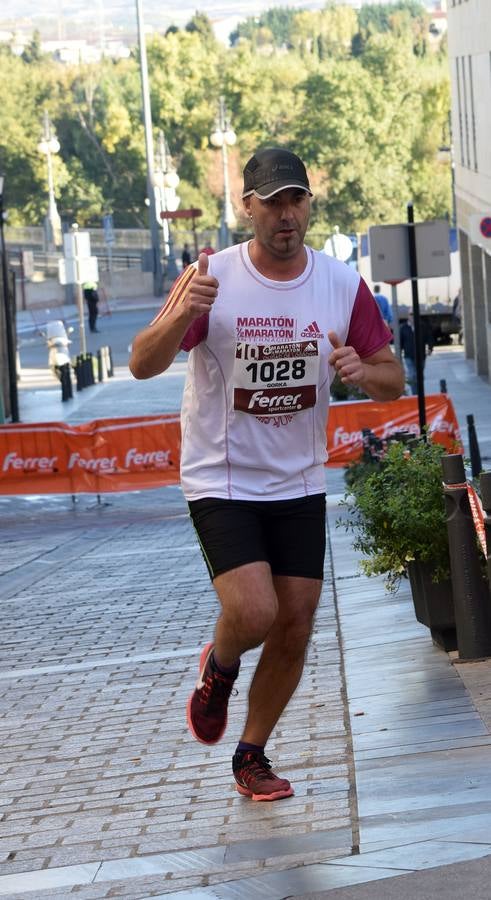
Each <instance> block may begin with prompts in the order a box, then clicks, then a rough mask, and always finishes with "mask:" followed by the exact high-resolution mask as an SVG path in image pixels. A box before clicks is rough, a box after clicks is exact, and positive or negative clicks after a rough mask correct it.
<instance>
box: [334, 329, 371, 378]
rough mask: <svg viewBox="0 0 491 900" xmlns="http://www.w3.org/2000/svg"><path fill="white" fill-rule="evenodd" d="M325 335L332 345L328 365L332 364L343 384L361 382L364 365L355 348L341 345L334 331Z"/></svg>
mask: <svg viewBox="0 0 491 900" xmlns="http://www.w3.org/2000/svg"><path fill="white" fill-rule="evenodd" d="M327 336H328V338H329V340H330V342H331V344H332V346H333V351H332V353H331V354H330V356H329V360H328V362H329V365H331V366H334V368H335V369H336V372H337V373H338V375H339V377H340V379H341V381H342V382H343V384H356V385H359V384H361V382H362V381H363V378H364V376H365V366H364V364H363V363H362V361H361V359H360V357H359V356H358V353H357V352H356V350H355V348H354V347H346V346H345V345H343V344H342V343H341V341H340V340H339V338H338V336H337V334H336V332H335V331H329V332H328V334H327Z"/></svg>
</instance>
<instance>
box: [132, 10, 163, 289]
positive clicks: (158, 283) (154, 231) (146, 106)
mask: <svg viewBox="0 0 491 900" xmlns="http://www.w3.org/2000/svg"><path fill="white" fill-rule="evenodd" d="M136 17H137V22H138V46H139V49H140V77H141V88H142V104H143V127H144V129H145V151H146V159H147V198H148V207H149V209H148V215H149V220H150V237H151V241H152V251H153V293H154V296H155V297H161V296H162V289H163V283H162V259H161V256H160V231H159V225H158V222H157V210H156V205H155V182H154V170H153V169H154V161H153V136H152V112H151V109H150V90H149V86H148V65H147V47H146V43H145V32H144V28H143V11H142V3H141V0H136Z"/></svg>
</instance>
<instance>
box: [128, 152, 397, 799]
mask: <svg viewBox="0 0 491 900" xmlns="http://www.w3.org/2000/svg"><path fill="white" fill-rule="evenodd" d="M311 196H312V191H311V189H310V184H309V179H308V176H307V172H306V169H305V166H304V164H303V162H302V160H301V159H300V158H299V157H298V156H296V155H295V154H294V153H292V152H291V151H289V150H287V149H286V148H284V147H271V148H267V149H263V150H260V151H258V152H257V153H256V154H254V156H253V157H252V158H251V159H250V160H249V162H248V163H247V165H246V167H245V169H244V189H243V194H242V198H243V203H244V209H245V212H246V214H247V216H248V217H249V220H250V223H251V228H252V231H253V234H254V236H253V238H252V240H250V241H247V242H244V243H241V244H237V245H235V246H233V247H228V248H227V249H226V250H221V251H220V252H218V253H216V254H214V255H212V256H208V255H207V254H206V251H202V253H201V254H200V256H199V259H198V261H197V262H196V263H194V264H193V266H189V267H188V268H187V269H186V270H185V271H184V272H183V273H182V274H181V276H180V278H179V280H178V281H177V283H176V285H175V287H174V289H173V291H171V293H170V295H169V297H168V300H167V303H166V305H165V306H164V307H163V309H162V310H161V311H160V312H159V313H158V314H157V316H156V317H155V319H154V320H153V322H152V323H151V324H150V325H149V326H148V327H147V328H146V329H144V330H143V331H142V332H140V334H138V335H137V336H136V338H135V340H134V342H133V349H132V356H131V359H130V369H131V372H132V373H133V375H134V376H135V378H151V377H153V376H154V375H158V374H159V373H161V372H163V371H165V370H166V369H167V368H168V367H169V366H170V365H171V363H172V362H173V360H174V358H175V356H176V354H177V353H178V352H179V349H183V350H187V351H188V352H189V354H190V359H189V365H188V372H187V380H186V387H185V389H184V399H183V409H182V436H183V437H182V453H181V484H182V489H183V492H184V495H185V497H186V499H187V501H188V506H189V511H190V515H191V519H192V521H193V524H194V527H195V529H196V533H197V536H198V540H199V543H200V546H201V549H202V551H203V556H204V559H205V563H206V565H207V567H208V570H209V574H210V578H211V579H212V582H213V586H214V588H215V590H216V593H217V595H218V599H219V601H220V603H221V614H220V615H219V617H218V620H217V623H216V627H215V630H214V632H215V633H214V635H213V636H210V637H211V639H210V640H209V641H207V643H206V644H205V646H204V647H203V650H202V652H201V656H200V661H199V666H198V669H199V678H198V681H197V683H196V687H195V688H194V690H193V691H192V693H191V695H190V697H189V700H188V704H187V720H188V726H189V729H190V731H191V734H192V735H193V737H194V738H195V739H196V740H197V741H200V742H201V743H203V744H216V743H217V741H219V740H220V739H221V737H222V736H223V734H224V732H225V728H226V725H227V707H228V702H229V698H230V695H231V693H232V691H233V687H234V682H235V680H236V678H237V676H238V674H239V666H240V660H241V657H242V655H243V654H244V653H246V652H247V651H248V650H252V649H253V648H254V647H262V652H261V657H260V660H259V663H258V665H257V667H256V669H255V673H254V675H253V677H252V682H251V684H250V687H249V697H248V711H247V713H246V722H245V726H244V729H243V731H242V734H241V735H240V740H239V743H238V745H237V747H236V750H235V753H234V756H233V760H232V772H233V777H234V779H235V783H236V788H237V790H238V791H239V793H241V794H243V795H244V796H247V797H249V798H251V799H252V800H259V801H265V800H266V801H268V800H280V799H282V798H285V797H291V795H292V794H293V792H294V791H293V787H292V786H291V784H290V782H289V780H288V779H287V778H282V777H280V776H278V775H276V774H275V772H274V771H273V769H272V766H271V762H270V760H269V759H268V758H267V756H266V755H265V746H266V743H267V741H268V739H269V737H270V734H271V732H272V731H273V729H274V728H275V726H276V724H277V722H278V719H279V718H280V716H281V714H282V713H283V710H284V709H285V707H286V706H287V704H288V702H289V701H290V699H291V697H292V696H293V694H294V692H295V689H296V688H297V685H298V683H299V681H300V678H301V676H302V671H303V667H304V660H305V654H306V651H307V647H308V644H309V638H310V634H311V630H312V626H313V622H314V616H315V611H316V608H317V604H318V602H319V598H320V594H321V588H322V580H323V573H324V554H325V535H326V497H325V468H324V464H325V462H326V458H327V453H326V420H327V412H328V407H329V388H330V383H331V381H332V379H333V378H334V375H335V373H336V372H337V373H338V375H339V377H340V378H341V380H342V381H343V382H344V383H347V384H354V385H356V386H358V387H359V388H360V389H361V390H363V391H364V392H365V393H366V394H367V395H368V396H370V397H372V398H373V399H377V400H392V399H396V398H397V397H399V396H400V395H401V392H402V390H403V387H404V374H403V371H402V367H401V365H400V363H399V362H398V360H396V359H395V357H394V355H393V354H392V352H391V350H390V347H389V342H390V334H389V332H388V329H387V327H386V326H385V324H384V322H383V321H382V318H381V316H380V314H379V312H378V310H377V308H376V306H375V303H374V301H373V297H372V294H371V293H370V291H369V289H368V287H367V285H366V284H365V282H364V281H363V279H362V278H361V277H360V275H359V274H358V272H356V271H355V270H354V269H352V268H350V266H347V265H345V263H343V262H341V261H340V260H337V259H334V258H333V257H330V256H327V254H325V253H321V252H319V251H316V250H313V249H312V248H311V247H309V246H307V245H306V244H305V243H304V237H305V233H306V231H307V227H308V223H309V217H310V199H311ZM197 603H198V604H199V601H198V600H197ZM196 617H197V621H199V617H200V610H199V605H198V606H197V609H196ZM323 688H324V686H322V688H320V689H321V691H322V690H323ZM322 696H323V698H325V696H326V695H325V694H322ZM306 740H307V737H306V738H305V739H304V741H302V742H301V752H302V753H304V752H307V748H306V746H305V741H306ZM225 803H227V801H225Z"/></svg>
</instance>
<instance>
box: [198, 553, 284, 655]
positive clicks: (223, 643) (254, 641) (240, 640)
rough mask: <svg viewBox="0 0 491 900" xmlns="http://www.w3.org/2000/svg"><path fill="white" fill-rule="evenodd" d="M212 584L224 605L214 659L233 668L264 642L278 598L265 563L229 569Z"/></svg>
mask: <svg viewBox="0 0 491 900" xmlns="http://www.w3.org/2000/svg"><path fill="white" fill-rule="evenodd" d="M213 584H214V587H215V590H216V592H217V594H218V597H219V600H220V603H221V605H222V612H221V614H220V616H219V618H218V621H217V625H216V631H215V656H216V658H217V659H218V660H219V662H220V663H221V665H223V666H231V665H233V664H234V662H236V661H237V660H238V659H239V657H240V656H241V655H242V654H243V653H245V651H246V650H251V649H252V648H253V647H259V646H260V644H262V643H263V641H264V640H265V638H266V636H267V634H268V632H269V631H270V629H271V628H272V626H273V624H274V622H275V620H276V617H277V615H278V609H279V605H278V598H277V596H276V590H275V585H274V582H273V578H272V575H271V569H270V567H269V564H268V563H266V562H254V563H248V564H247V565H244V566H239V567H238V568H236V569H230V571H228V572H225V573H224V574H223V575H218V576H217V577H216V578H215V580H214V582H213Z"/></svg>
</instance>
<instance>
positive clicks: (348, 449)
mask: <svg viewBox="0 0 491 900" xmlns="http://www.w3.org/2000/svg"><path fill="white" fill-rule="evenodd" d="M425 400H426V402H425V409H426V422H427V426H428V429H429V432H430V434H431V437H432V440H433V441H435V443H438V444H442V445H443V446H444V447H446V448H447V450H449V451H450V452H451V453H458V452H461V451H462V446H461V443H460V431H459V425H458V422H457V417H456V415H455V410H454V408H453V403H452V401H451V399H450V397H448V396H447V395H446V394H430V395H429V396H428V397H426V398H425ZM363 428H369V429H370V431H373V433H374V434H375V435H376V437H378V438H380V439H381V440H386V439H387V438H389V437H390V436H391V435H393V434H395V433H396V432H397V431H410V432H413V433H414V435H415V436H417V435H419V415H418V398H417V397H401V398H400V399H399V400H389V401H386V402H385V403H381V402H377V401H375V400H358V401H356V402H355V403H353V402H345V403H344V402H341V403H333V404H332V406H331V408H330V410H329V424H328V428H327V448H328V450H329V463H328V465H331V466H345V465H346V464H347V463H350V462H353V461H354V460H356V459H358V458H359V457H360V455H361V452H362V448H363V444H362V430H363Z"/></svg>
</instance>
